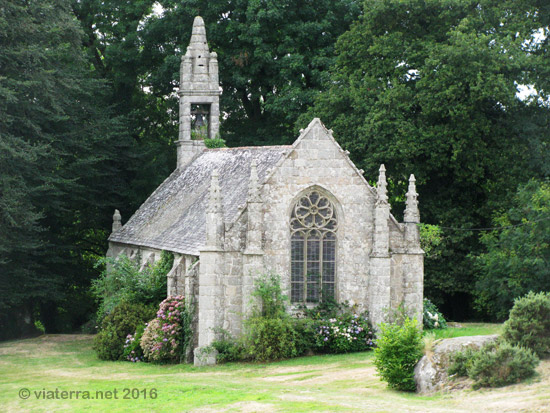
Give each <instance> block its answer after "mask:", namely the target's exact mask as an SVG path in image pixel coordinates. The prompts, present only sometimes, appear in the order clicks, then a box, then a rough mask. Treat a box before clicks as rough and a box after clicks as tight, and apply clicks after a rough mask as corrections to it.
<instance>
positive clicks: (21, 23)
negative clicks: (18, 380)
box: [0, 0, 128, 337]
mask: <svg viewBox="0 0 550 413" xmlns="http://www.w3.org/2000/svg"><path fill="white" fill-rule="evenodd" d="M0 112H1V113H2V116H0V254H1V258H0V321H1V322H2V324H6V323H10V325H11V326H15V324H17V321H21V319H22V318H27V319H31V318H32V316H35V315H38V314H40V316H41V318H42V321H43V322H44V323H45V324H46V328H47V329H48V330H49V331H52V332H53V331H56V330H60V329H67V328H74V327H75V325H77V324H78V323H82V322H83V321H85V320H86V317H87V315H88V314H86V310H88V309H89V307H90V306H91V305H92V304H93V303H92V301H91V299H90V298H89V293H88V287H89V283H90V278H92V277H93V276H94V274H95V272H94V271H93V269H92V266H91V263H90V262H89V261H90V260H89V257H90V255H96V254H99V255H101V254H104V251H105V236H106V233H107V231H108V228H109V225H110V219H109V216H110V214H111V213H112V211H113V209H114V206H115V205H116V204H117V203H118V202H119V200H120V198H121V197H122V196H124V193H125V191H126V189H125V188H126V184H125V175H124V174H123V173H121V166H122V165H123V164H124V161H125V160H126V159H127V155H126V153H127V151H126V148H127V145H128V143H127V139H126V137H125V136H126V135H125V131H124V123H123V122H122V120H121V119H119V118H118V117H116V116H113V115H112V113H111V111H110V109H109V107H108V105H106V104H105V84H104V82H103V81H100V80H98V79H96V78H94V73H93V72H92V71H91V70H90V67H89V65H88V64H87V63H86V61H85V59H84V54H83V52H82V45H81V31H80V29H79V26H78V22H77V21H76V19H75V18H74V16H73V14H72V13H71V10H70V8H69V3H68V2H67V1H64V0H55V1H51V0H50V1H45V0H44V1H33V2H25V1H18V0H11V1H5V2H4V3H3V5H2V7H1V8H0ZM27 324H28V323H27ZM17 327H19V326H17ZM19 332H20V331H19ZM15 334H18V332H17V331H13V330H10V329H9V328H8V329H6V328H2V337H6V336H8V335H15Z"/></svg>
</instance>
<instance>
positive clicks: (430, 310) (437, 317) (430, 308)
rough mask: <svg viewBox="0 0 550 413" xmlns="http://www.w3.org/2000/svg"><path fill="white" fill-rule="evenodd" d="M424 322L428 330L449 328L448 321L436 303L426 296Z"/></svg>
mask: <svg viewBox="0 0 550 413" xmlns="http://www.w3.org/2000/svg"><path fill="white" fill-rule="evenodd" d="M422 319H423V324H424V328H425V329H426V330H432V329H443V328H447V321H446V320H445V317H443V314H441V313H440V312H439V310H438V309H437V307H436V306H435V304H433V303H432V302H431V301H430V300H428V299H427V298H424V315H423V318H422Z"/></svg>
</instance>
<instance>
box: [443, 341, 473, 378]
mask: <svg viewBox="0 0 550 413" xmlns="http://www.w3.org/2000/svg"><path fill="white" fill-rule="evenodd" d="M478 352H479V349H473V348H467V349H466V350H463V351H457V352H455V353H453V354H451V356H450V362H451V364H450V365H449V370H448V373H449V375H454V374H456V375H457V376H458V377H466V376H468V370H469V369H470V368H471V366H472V363H473V361H474V358H475V356H476V355H477V353H478Z"/></svg>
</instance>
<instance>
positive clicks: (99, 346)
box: [94, 301, 155, 360]
mask: <svg viewBox="0 0 550 413" xmlns="http://www.w3.org/2000/svg"><path fill="white" fill-rule="evenodd" d="M154 314H155V309H154V307H152V306H146V305H143V304H135V303H128V302H124V301H123V302H121V303H120V304H118V305H117V306H116V307H115V308H114V309H113V311H112V312H111V313H110V314H108V315H107V316H106V317H105V318H104V319H103V321H102V322H101V329H100V331H99V333H98V334H97V335H96V336H95V337H94V350H95V351H96V353H97V356H98V357H99V358H100V359H102V360H123V357H124V345H125V344H126V339H127V338H128V335H129V334H134V333H135V332H136V330H137V328H138V327H140V326H141V325H143V324H144V323H145V322H147V321H148V320H150V319H151V318H153V316H154Z"/></svg>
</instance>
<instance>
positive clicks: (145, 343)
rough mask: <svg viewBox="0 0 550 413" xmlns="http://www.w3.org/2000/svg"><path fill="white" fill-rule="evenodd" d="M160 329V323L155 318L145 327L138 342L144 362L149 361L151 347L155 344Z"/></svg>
mask: <svg viewBox="0 0 550 413" xmlns="http://www.w3.org/2000/svg"><path fill="white" fill-rule="evenodd" d="M160 329H161V324H160V321H159V320H158V319H157V318H155V319H153V320H152V321H149V322H148V323H147V324H146V325H145V330H144V331H143V335H142V336H141V339H140V341H139V345H140V347H141V349H142V351H143V357H144V359H145V360H150V359H151V354H152V350H153V346H154V345H155V344H156V342H157V339H158V334H157V332H158V331H159V330H160Z"/></svg>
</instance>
